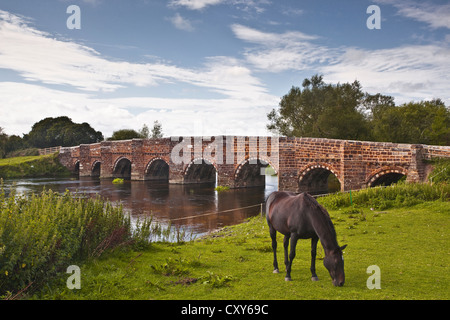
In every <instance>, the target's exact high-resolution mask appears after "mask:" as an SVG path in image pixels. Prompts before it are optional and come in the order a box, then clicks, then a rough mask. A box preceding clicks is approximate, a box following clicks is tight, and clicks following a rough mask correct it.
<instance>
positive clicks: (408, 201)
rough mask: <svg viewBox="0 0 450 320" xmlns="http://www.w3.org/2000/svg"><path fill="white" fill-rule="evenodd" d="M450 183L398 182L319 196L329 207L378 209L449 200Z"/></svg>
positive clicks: (320, 200) (322, 202) (323, 203)
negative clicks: (353, 206)
mask: <svg viewBox="0 0 450 320" xmlns="http://www.w3.org/2000/svg"><path fill="white" fill-rule="evenodd" d="M449 197H450V185H449V184H447V183H440V184H435V185H432V184H428V183H405V182H403V183H397V184H393V185H391V186H387V187H375V188H367V189H362V190H358V191H356V192H355V191H353V192H339V193H336V194H334V195H328V196H327V197H323V198H319V199H318V201H319V202H320V203H321V204H322V205H324V206H325V207H326V208H328V209H337V208H341V207H348V206H350V205H355V206H364V207H369V208H373V209H377V210H385V209H389V208H398V207H405V206H413V205H415V204H418V203H421V202H424V201H435V200H442V201H445V200H448V199H449Z"/></svg>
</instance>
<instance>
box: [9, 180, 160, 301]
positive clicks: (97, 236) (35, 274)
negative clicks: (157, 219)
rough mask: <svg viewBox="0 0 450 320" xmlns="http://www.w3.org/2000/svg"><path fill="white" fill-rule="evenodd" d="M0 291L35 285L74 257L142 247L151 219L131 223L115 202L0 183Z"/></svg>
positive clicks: (95, 255)
mask: <svg viewBox="0 0 450 320" xmlns="http://www.w3.org/2000/svg"><path fill="white" fill-rule="evenodd" d="M0 184H1V182H0ZM0 187H1V190H0V296H5V295H7V294H8V292H18V291H20V290H22V289H23V288H25V287H27V286H29V285H30V284H33V285H39V284H40V283H41V282H44V281H47V280H48V278H50V277H52V276H53V275H55V274H56V273H57V272H60V271H62V270H66V268H67V267H68V266H69V265H71V264H73V263H74V262H77V261H82V260H86V259H89V258H93V257H98V256H100V255H101V254H102V253H103V252H104V251H106V250H108V249H111V248H115V247H118V246H125V245H131V244H133V245H134V246H141V247H142V246H145V245H146V244H148V241H149V240H148V239H149V236H150V233H151V225H152V221H151V219H141V220H138V221H137V223H136V225H133V226H132V224H131V222H130V217H129V215H128V214H126V213H125V212H124V211H123V209H122V207H121V206H120V205H114V204H112V203H110V202H108V201H105V200H103V199H101V198H100V197H97V198H94V199H92V198H89V199H84V198H80V197H78V198H76V197H74V195H72V194H71V193H69V192H68V191H67V192H66V193H64V194H62V195H61V194H58V193H55V192H53V191H51V190H48V191H43V192H42V193H41V194H32V195H29V196H24V195H19V194H17V193H16V192H15V190H14V189H13V190H12V191H11V193H10V194H9V196H8V197H6V196H5V192H4V190H3V187H2V186H1V185H0Z"/></svg>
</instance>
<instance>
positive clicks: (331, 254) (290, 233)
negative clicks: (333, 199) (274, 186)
mask: <svg viewBox="0 0 450 320" xmlns="http://www.w3.org/2000/svg"><path fill="white" fill-rule="evenodd" d="M266 219H267V223H268V224H269V230H270V237H271V238H272V249H273V267H274V270H273V272H274V273H278V272H279V271H278V262H277V240H276V237H277V231H278V232H280V233H281V234H283V235H284V243H283V244H284V263H285V265H286V278H285V280H286V281H290V280H291V266H292V260H294V258H295V247H296V245H297V240H298V239H311V274H312V278H311V280H313V281H317V280H319V278H318V277H317V275H316V250H317V242H318V240H319V239H320V243H321V244H322V246H323V248H324V250H325V258H324V259H323V264H324V266H325V268H327V269H328V272H329V273H330V276H331V279H332V280H333V284H334V285H335V286H343V285H344V282H345V274H344V257H343V255H342V250H344V248H345V247H346V245H345V246H343V247H339V246H338V243H337V240H336V231H335V230H334V226H333V223H332V222H331V219H330V216H329V215H328V212H327V211H326V210H325V209H324V208H323V207H322V206H321V205H320V204H319V203H318V202H317V201H316V199H314V198H313V197H312V196H311V195H309V194H307V193H301V194H295V193H293V192H282V191H276V192H273V193H272V194H270V196H269V197H268V198H267V200H266ZM289 239H290V241H291V251H290V253H289V256H288V246H289Z"/></svg>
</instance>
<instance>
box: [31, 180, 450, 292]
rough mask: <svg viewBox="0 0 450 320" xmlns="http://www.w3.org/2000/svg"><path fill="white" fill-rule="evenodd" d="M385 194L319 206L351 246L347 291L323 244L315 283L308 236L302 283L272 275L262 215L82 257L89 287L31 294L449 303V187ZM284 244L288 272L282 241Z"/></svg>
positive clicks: (298, 276) (55, 282) (58, 283)
mask: <svg viewBox="0 0 450 320" xmlns="http://www.w3.org/2000/svg"><path fill="white" fill-rule="evenodd" d="M395 188H397V189H395ZM430 188H431V189H430ZM378 189H379V190H366V191H361V192H362V193H364V192H366V193H367V192H370V196H369V197H368V196H367V194H366V195H363V194H358V193H357V192H356V193H354V194H353V198H352V204H351V205H349V204H348V205H347V203H346V202H345V201H344V200H343V199H344V198H349V194H339V195H335V196H330V197H324V198H320V200H319V201H320V202H321V203H322V204H323V205H324V206H325V207H326V208H327V209H328V211H329V213H330V216H331V218H332V221H333V223H334V225H335V228H336V232H337V239H338V242H339V244H340V245H344V244H347V245H348V246H347V248H346V249H345V250H344V258H345V273H346V282H345V285H344V286H343V287H334V286H333V285H332V282H331V278H330V276H329V274H328V272H327V270H326V269H325V267H324V266H323V264H322V260H323V249H322V247H321V245H320V244H319V246H318V256H317V260H318V261H317V265H316V268H317V275H318V277H319V279H320V281H318V282H312V281H311V280H310V278H311V274H310V271H309V267H310V241H309V240H301V241H299V243H298V245H297V256H296V258H295V260H294V263H293V266H292V280H293V281H291V282H285V281H284V273H283V272H280V273H279V274H273V273H272V268H273V267H272V259H273V254H272V248H271V240H270V237H269V231H268V227H267V223H266V221H265V218H264V217H261V216H258V217H254V218H251V219H249V221H247V222H246V223H242V224H239V225H236V226H230V227H226V228H224V229H222V230H220V231H218V232H214V233H211V234H210V235H208V236H206V237H203V238H201V239H196V240H194V241H187V242H182V241H181V242H176V243H162V242H159V243H151V244H148V245H146V246H141V247H140V248H139V247H136V246H134V247H133V246H132V247H122V246H118V247H115V248H114V249H112V250H108V251H105V252H104V253H103V254H102V255H101V256H99V257H96V258H90V259H87V260H83V261H79V264H78V265H79V267H80V270H81V278H80V280H81V289H69V288H68V287H67V279H68V277H69V276H70V275H69V274H67V273H65V271H64V272H60V273H59V274H58V275H56V276H55V277H53V278H52V279H51V280H49V281H48V282H47V283H46V285H45V286H41V287H40V288H39V290H35V291H33V292H30V293H29V294H27V295H26V298H28V299H88V300H92V299H96V300H109V299H126V300H128V299H139V300H148V299H157V300H177V299H187V300H195V299H200V300H205V299H206V300H216V299H220V300H221V299H238V300H240V299H242V300H249V299H250V300H266V299H270V300H271V299H276V300H278V299H282V300H289V299H296V300H298V299H351V300H353V299H375V300H378V299H388V300H400V299H414V300H423V299H427V300H442V299H443V300H447V299H449V298H450V290H449V289H448V288H449V284H450V251H449V250H450V247H449V243H450V241H449V240H450V236H449V227H450V225H449V221H450V220H449V218H450V202H449V201H448V200H449V198H448V197H449V192H448V191H449V186H448V185H446V184H442V185H434V186H430V185H408V184H405V185H400V186H395V187H387V188H378ZM375 194H376V195H375ZM412 195H414V199H410V197H411V196H412ZM339 199H340V200H339ZM407 199H410V200H407ZM338 200H339V201H343V203H340V202H339V201H338ZM348 201H349V200H348ZM278 240H279V246H278V248H279V249H278V253H279V254H278V259H279V263H280V266H281V265H282V262H283V260H282V259H283V254H282V251H281V250H282V246H281V243H282V236H281V235H279V239H278ZM372 265H376V266H378V267H379V269H380V271H381V274H380V286H381V288H380V289H369V288H368V286H367V281H368V279H369V277H370V276H371V273H368V272H367V270H368V267H369V266H372Z"/></svg>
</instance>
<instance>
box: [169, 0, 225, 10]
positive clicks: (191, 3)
mask: <svg viewBox="0 0 450 320" xmlns="http://www.w3.org/2000/svg"><path fill="white" fill-rule="evenodd" d="M223 1H224V0H172V1H170V6H174V7H177V6H184V7H186V8H188V9H190V10H201V9H203V8H205V7H207V6H211V5H217V4H219V3H221V2H223Z"/></svg>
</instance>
